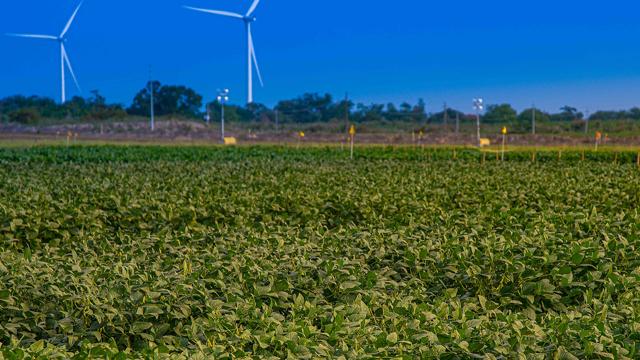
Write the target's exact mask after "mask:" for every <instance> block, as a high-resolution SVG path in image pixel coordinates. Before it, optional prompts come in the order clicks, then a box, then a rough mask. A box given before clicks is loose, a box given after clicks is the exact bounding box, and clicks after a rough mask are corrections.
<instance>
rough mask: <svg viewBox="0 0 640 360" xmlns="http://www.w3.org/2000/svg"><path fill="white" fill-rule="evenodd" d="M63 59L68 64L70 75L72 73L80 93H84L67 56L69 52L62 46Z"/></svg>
mask: <svg viewBox="0 0 640 360" xmlns="http://www.w3.org/2000/svg"><path fill="white" fill-rule="evenodd" d="M62 57H63V58H64V62H65V63H67V68H69V73H71V77H72V78H73V82H74V83H75V84H76V88H77V89H78V91H80V92H82V89H81V88H80V84H78V79H77V78H76V74H75V73H74V72H73V67H72V66H71V61H69V55H67V50H66V49H65V48H64V45H62Z"/></svg>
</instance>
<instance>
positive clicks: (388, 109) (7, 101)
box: [0, 81, 640, 127]
mask: <svg viewBox="0 0 640 360" xmlns="http://www.w3.org/2000/svg"><path fill="white" fill-rule="evenodd" d="M152 90H153V97H154V110H155V113H156V115H158V116H175V117H181V118H188V119H200V120H203V119H204V118H205V114H207V113H208V114H209V115H210V119H211V121H219V120H220V110H221V104H220V103H219V102H217V101H213V102H210V103H206V104H205V103H204V102H203V101H204V97H203V96H202V95H200V94H198V93H197V92H196V91H195V90H193V89H190V88H188V87H186V86H176V85H163V84H161V83H160V82H158V81H151V82H149V83H147V86H145V87H144V88H143V89H141V90H140V91H139V92H138V93H137V94H136V95H135V97H134V98H133V100H132V102H131V105H130V106H129V107H125V106H124V105H121V104H109V103H107V100H106V98H105V97H104V96H102V95H101V94H100V93H99V92H98V91H92V92H91V96H90V97H88V98H82V97H79V96H76V97H74V98H72V99H71V100H70V101H68V102H66V103H65V104H57V103H56V102H55V101H54V100H52V99H49V98H46V97H39V96H30V97H26V96H21V95H17V96H11V97H7V98H4V99H0V120H1V121H2V122H10V123H21V124H27V125H30V124H38V123H40V122H41V121H43V120H49V121H68V120H75V121H107V120H113V121H117V120H123V119H125V118H127V117H131V116H140V117H146V116H148V115H149V112H150V107H151V93H152ZM534 113H535V119H536V121H538V122H541V123H544V122H571V121H574V122H578V121H584V120H585V114H584V113H582V112H580V111H578V110H577V109H576V108H574V107H571V106H564V107H562V108H561V109H559V111H558V112H555V113H548V112H544V111H541V110H538V109H533V108H529V109H525V110H523V111H521V112H518V111H516V110H515V109H514V108H513V107H512V106H511V105H510V104H495V105H489V106H488V107H487V109H486V111H485V112H484V113H483V114H482V115H481V117H482V121H483V123H495V124H504V125H510V126H516V127H517V126H524V124H530V123H531V120H532V118H533V117H534ZM225 117H226V119H227V120H228V121H236V122H252V121H261V122H264V121H269V122H278V121H279V122H280V123H317V122H331V121H345V122H346V120H347V119H348V120H349V121H350V122H356V123H364V122H374V121H379V122H380V121H386V122H397V121H405V122H413V123H421V124H447V123H448V124H453V123H454V122H455V121H456V120H458V121H472V120H475V115H474V114H469V113H468V112H463V111H459V110H456V109H453V108H446V109H445V108H444V107H443V109H442V111H439V112H434V113H428V112H427V106H426V103H425V101H424V100H422V99H421V100H418V102H417V103H415V104H410V103H408V102H404V103H402V104H399V105H396V104H393V103H387V104H375V103H374V104H362V103H358V104H355V103H354V102H352V101H350V100H348V99H343V100H336V99H334V98H333V97H332V96H331V95H330V94H318V93H307V94H303V95H301V96H298V97H296V98H294V99H288V100H282V101H279V102H278V103H277V104H276V105H275V106H274V107H273V108H269V107H267V106H265V105H263V104H257V103H255V104H249V105H247V106H238V105H232V104H227V105H225ZM589 120H604V121H606V120H640V108H637V107H634V108H632V109H630V110H622V111H597V112H595V113H593V114H592V115H591V116H589Z"/></svg>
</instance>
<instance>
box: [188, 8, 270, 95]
mask: <svg viewBox="0 0 640 360" xmlns="http://www.w3.org/2000/svg"><path fill="white" fill-rule="evenodd" d="M259 4H260V0H253V2H252V3H251V7H249V10H248V11H247V12H246V13H245V14H244V15H243V14H239V13H236V12H230V11H225V10H212V9H203V8H197V7H192V6H183V7H184V8H185V9H188V10H193V11H197V12H202V13H207V14H213V15H219V16H224V17H228V18H234V19H237V20H242V22H244V24H245V28H246V31H247V50H248V54H247V55H248V56H247V68H248V74H247V80H248V86H247V104H251V103H253V70H254V69H255V71H256V74H257V75H258V80H260V84H261V85H262V86H264V83H263V82H262V75H261V74H260V67H259V66H258V59H257V56H256V49H255V46H254V44H253V35H252V34H251V24H252V23H254V22H255V21H256V17H255V16H253V13H254V12H255V11H256V8H257V7H258V5H259Z"/></svg>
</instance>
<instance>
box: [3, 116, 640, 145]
mask: <svg viewBox="0 0 640 360" xmlns="http://www.w3.org/2000/svg"><path fill="white" fill-rule="evenodd" d="M226 135H227V136H233V137H236V138H237V139H238V140H239V141H240V142H241V143H297V142H309V143H333V144H339V143H347V142H348V139H347V135H346V134H338V133H326V132H307V133H306V134H305V137H304V138H303V139H301V138H300V137H299V136H298V133H297V132H296V131H289V130H287V131H281V132H276V131H274V130H271V131H261V132H254V131H252V130H249V129H248V128H239V127H235V126H233V125H232V126H230V127H228V129H227V132H226ZM68 136H70V139H71V140H74V139H80V140H97V141H140V142H146V141H149V142H151V141H160V142H163V141H166V142H172V141H179V142H198V143H203V142H205V143H206V142H211V143H217V142H219V141H220V138H221V132H220V127H219V125H217V124H216V125H211V126H208V125H206V124H203V123H198V122H189V121H180V120H167V121H158V122H157V123H156V126H155V130H154V131H151V130H150V128H149V123H148V122H111V123H102V124H101V123H82V124H67V125H48V126H38V127H36V126H24V125H17V124H8V125H6V124H5V125H1V126H0V138H2V139H23V140H29V139H34V140H43V139H44V140H60V141H64V140H65V139H67V137H68ZM485 137H487V138H489V139H491V142H492V144H500V143H501V142H502V137H501V135H499V134H496V135H493V136H485ZM357 141H358V143H361V144H362V143H364V144H396V145H401V144H424V145H475V144H476V138H475V135H474V134H454V133H449V132H445V131H438V132H433V133H426V134H425V135H424V137H423V138H422V139H419V138H418V137H417V136H416V135H412V134H411V133H359V134H357ZM507 141H508V143H509V144H510V145H538V146H558V145H566V146H572V145H574V146H575V145H589V144H593V142H594V139H593V138H592V137H587V136H581V135H577V134H575V135H572V134H567V135H551V134H549V135H547V134H544V135H535V136H534V135H530V134H529V135H525V134H512V135H508V137H507ZM605 142H606V144H607V145H618V146H639V145H640V134H639V135H635V136H625V137H616V136H611V137H607V139H605Z"/></svg>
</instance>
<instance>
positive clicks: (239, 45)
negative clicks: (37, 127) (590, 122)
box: [0, 0, 640, 111]
mask: <svg viewBox="0 0 640 360" xmlns="http://www.w3.org/2000/svg"><path fill="white" fill-rule="evenodd" d="M76 4H77V1H76V0H56V1H51V0H20V1H9V0H5V1H2V2H0V33H6V32H29V33H43V34H58V33H59V32H60V31H61V30H62V28H63V27H64V24H65V22H66V21H67V19H68V17H69V16H70V14H71V12H72V11H73V9H74V7H75V5H76ZM184 4H187V5H193V6H200V7H208V8H215V9H225V10H232V11H238V12H244V11H246V9H247V8H248V7H249V5H250V0H176V1H174V0H162V1H157V0H156V1H153V0H109V1H105V0H86V1H85V4H84V7H83V8H82V10H81V12H80V13H79V15H78V18H77V21H76V23H75V24H74V26H73V27H72V29H71V31H70V32H69V36H68V37H69V40H68V44H67V51H68V53H69V56H70V58H71V60H72V62H73V65H74V68H75V71H76V74H77V75H78V78H79V80H80V84H81V86H82V87H83V89H84V93H83V95H85V96H88V95H89V91H90V90H92V89H99V90H100V91H101V92H102V93H103V95H105V96H106V97H107V99H108V100H109V101H113V102H121V103H124V104H128V103H129V102H130V101H131V99H132V98H133V96H134V94H135V93H136V92H137V91H138V90H139V89H140V88H141V87H142V86H144V84H145V82H146V80H147V78H148V71H149V70H148V69H149V65H151V66H152V68H153V73H154V77H155V78H157V79H158V80H160V81H161V82H162V83H167V84H185V85H188V86H190V87H193V88H194V89H195V90H196V91H198V92H199V93H201V94H203V95H205V97H206V98H207V99H212V98H213V97H214V96H215V92H216V89H218V88H222V87H229V88H230V89H231V91H232V101H234V102H237V103H242V102H243V100H244V98H245V87H246V86H245V80H244V79H245V76H246V75H245V72H246V70H245V67H246V65H245V63H244V61H245V52H246V50H245V46H246V44H245V41H244V31H243V26H242V24H241V23H240V22H236V21H234V20H233V19H226V18H221V17H217V16H213V15H211V16H209V15H206V14H198V13H194V12H190V11H186V10H183V9H181V7H180V6H181V5H184ZM638 13H640V3H638V2H637V1H635V2H634V1H617V0H613V1H610V2H595V1H574V0H565V1H558V0H555V1H550V0H538V1H497V0H486V1H484V2H482V3H480V2H477V1H467V0H464V1H446V2H445V1H425V0H403V1H381V0H371V1H365V0H322V1H309V0H297V1H294V0H262V3H261V5H260V7H259V8H258V10H257V11H256V13H255V15H256V17H257V18H258V21H257V22H256V23H255V24H254V39H255V42H256V50H257V54H258V57H259V61H260V65H261V68H262V72H263V75H264V78H265V83H266V84H265V85H266V86H265V87H264V88H260V87H259V86H258V85H257V84H256V88H255V99H256V101H257V102H261V103H266V104H268V105H273V104H274V103H275V102H276V101H277V100H279V99H283V98H291V97H294V96H297V95H299V94H301V93H303V92H329V93H332V94H333V95H334V96H336V97H342V96H344V93H345V92H347V91H348V92H349V94H350V95H351V97H352V98H353V99H354V101H357V102H363V103H370V102H385V103H386V102H401V101H404V100H407V101H410V102H415V101H416V100H417V99H418V98H424V99H425V100H426V101H427V104H428V107H429V110H430V111H435V110H440V108H441V107H442V106H443V103H444V102H445V101H446V102H448V103H449V104H450V105H451V106H454V107H457V108H459V109H461V110H469V111H470V108H471V99H472V98H473V97H476V96H483V97H484V98H485V99H486V101H487V103H502V102H509V103H512V104H513V105H514V106H516V107H517V108H519V109H522V108H524V107H528V106H529V105H530V104H532V103H535V104H536V105H538V106H539V107H541V108H544V109H546V110H549V111H555V110H557V109H558V108H559V107H560V106H562V105H566V104H569V105H573V106H576V107H578V108H580V109H581V110H585V109H590V110H594V109H621V108H628V107H631V106H636V105H640V96H639V95H640V46H638V44H639V42H640V25H639V24H638V21H637V17H638ZM58 61H59V59H58V52H57V48H56V45H55V43H53V42H51V43H49V42H46V41H38V40H28V39H16V38H9V37H4V36H2V37H0V97H1V96H7V95H11V94H16V93H21V94H39V95H45V96H50V97H53V98H56V99H58V98H59V81H60V80H59V71H60V70H59V65H58ZM68 81H71V79H68ZM68 89H69V90H70V94H69V95H75V94H77V92H76V91H75V90H74V89H73V88H72V87H71V86H70V87H68Z"/></svg>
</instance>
